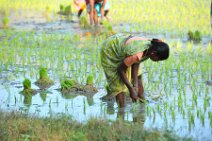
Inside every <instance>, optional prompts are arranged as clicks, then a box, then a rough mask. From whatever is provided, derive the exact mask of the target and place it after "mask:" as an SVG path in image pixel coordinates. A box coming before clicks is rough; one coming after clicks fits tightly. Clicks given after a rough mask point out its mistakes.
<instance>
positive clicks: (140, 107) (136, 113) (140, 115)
mask: <svg viewBox="0 0 212 141" xmlns="http://www.w3.org/2000/svg"><path fill="white" fill-rule="evenodd" d="M126 111H127V109H126V107H124V108H119V109H118V114H117V119H121V120H128V111H127V112H126ZM130 112H131V114H132V121H133V122H135V123H141V124H142V126H143V124H144V122H145V119H146V117H145V104H144V103H139V104H136V109H132V110H131V111H130Z"/></svg>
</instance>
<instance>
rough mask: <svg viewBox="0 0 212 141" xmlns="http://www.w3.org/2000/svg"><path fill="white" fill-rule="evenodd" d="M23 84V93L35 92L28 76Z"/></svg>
mask: <svg viewBox="0 0 212 141" xmlns="http://www.w3.org/2000/svg"><path fill="white" fill-rule="evenodd" d="M23 86H24V89H23V91H22V93H23V94H25V95H29V94H32V95H34V94H36V90H34V89H32V88H31V81H30V80H29V79H28V78H26V79H24V81H23Z"/></svg>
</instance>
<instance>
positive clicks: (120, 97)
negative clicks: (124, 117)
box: [116, 92, 124, 108]
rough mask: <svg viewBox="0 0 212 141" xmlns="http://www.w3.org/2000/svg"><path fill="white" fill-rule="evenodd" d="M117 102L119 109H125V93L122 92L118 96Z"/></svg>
mask: <svg viewBox="0 0 212 141" xmlns="http://www.w3.org/2000/svg"><path fill="white" fill-rule="evenodd" d="M116 102H117V104H118V106H119V108H122V107H124V92H121V93H119V94H118V95H117V96H116Z"/></svg>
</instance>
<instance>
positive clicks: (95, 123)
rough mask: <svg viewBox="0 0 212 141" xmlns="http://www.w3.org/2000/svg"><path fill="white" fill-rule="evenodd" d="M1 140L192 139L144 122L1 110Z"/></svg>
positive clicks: (142, 140)
mask: <svg viewBox="0 0 212 141" xmlns="http://www.w3.org/2000/svg"><path fill="white" fill-rule="evenodd" d="M0 140H1V141H6V140H16V141H21V140H51V141H59V140H60V141H62V140H68V141H78V140H80V141H99V140H110V141H116V140H125V141H131V140H140V141H146V140H149V141H156V140H157V141H178V140H191V139H189V138H180V137H178V136H176V135H174V134H173V133H171V132H168V131H159V130H145V129H143V128H141V123H129V122H124V121H122V120H118V121H116V122H110V121H106V120H103V119H90V120H89V121H88V122H87V123H85V124H81V123H78V122H76V121H73V120H71V118H70V117H68V116H65V115H61V116H58V117H54V118H53V117H49V118H38V117H35V116H33V117H31V116H26V115H24V114H21V113H15V112H11V113H4V112H2V111H0Z"/></svg>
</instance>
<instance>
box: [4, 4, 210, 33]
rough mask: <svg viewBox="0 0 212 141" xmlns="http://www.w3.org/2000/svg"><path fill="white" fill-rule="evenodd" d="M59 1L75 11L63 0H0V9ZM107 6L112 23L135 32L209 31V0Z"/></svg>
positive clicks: (57, 7)
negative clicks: (127, 24) (128, 27)
mask: <svg viewBox="0 0 212 141" xmlns="http://www.w3.org/2000/svg"><path fill="white" fill-rule="evenodd" d="M61 4H64V5H69V4H71V5H72V8H73V12H76V9H75V8H74V6H73V2H72V1H65V0H61V1H57V0H46V1H42V0H25V1H22V0H16V1H15V2H14V1H12V0H0V9H2V10H3V11H12V12H13V10H14V9H16V10H19V9H22V10H30V11H33V10H35V11H37V12H43V11H45V9H46V7H48V9H49V11H52V12H58V11H60V5H61ZM110 6H111V8H110V13H109V17H110V19H111V22H112V23H113V24H120V23H130V24H132V27H130V28H132V30H134V31H139V32H152V33H165V34H169V35H170V34H171V35H173V34H177V35H186V34H187V32H188V31H189V30H191V31H195V30H198V31H200V33H202V35H210V34H211V27H210V26H211V25H210V0H201V1H200V0H169V1H167V0H151V2H149V1H147V0H139V1H138V0H131V1H121V2H120V1H119V0H113V1H110ZM27 13H28V12H27ZM123 30H125V28H124V29H123Z"/></svg>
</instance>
